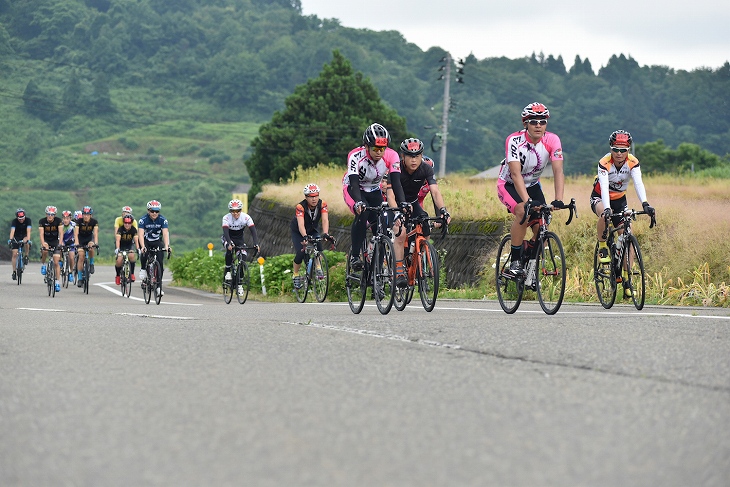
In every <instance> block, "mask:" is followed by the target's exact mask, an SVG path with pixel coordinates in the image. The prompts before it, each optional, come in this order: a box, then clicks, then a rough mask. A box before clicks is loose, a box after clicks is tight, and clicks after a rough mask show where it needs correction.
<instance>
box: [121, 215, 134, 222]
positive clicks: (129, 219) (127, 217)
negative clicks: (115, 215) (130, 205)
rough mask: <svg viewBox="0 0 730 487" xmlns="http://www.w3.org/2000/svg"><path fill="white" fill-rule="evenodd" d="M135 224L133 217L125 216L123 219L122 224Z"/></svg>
mask: <svg viewBox="0 0 730 487" xmlns="http://www.w3.org/2000/svg"><path fill="white" fill-rule="evenodd" d="M132 222H134V218H132V215H124V216H123V217H122V223H132Z"/></svg>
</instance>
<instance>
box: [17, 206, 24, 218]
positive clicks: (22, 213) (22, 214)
mask: <svg viewBox="0 0 730 487" xmlns="http://www.w3.org/2000/svg"><path fill="white" fill-rule="evenodd" d="M15 216H17V217H18V218H25V210H24V209H22V208H18V209H17V210H15Z"/></svg>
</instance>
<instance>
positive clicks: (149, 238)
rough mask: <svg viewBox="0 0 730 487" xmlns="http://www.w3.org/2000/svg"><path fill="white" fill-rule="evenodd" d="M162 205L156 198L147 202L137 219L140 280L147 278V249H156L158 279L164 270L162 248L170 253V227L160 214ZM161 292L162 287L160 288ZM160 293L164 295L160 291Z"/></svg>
mask: <svg viewBox="0 0 730 487" xmlns="http://www.w3.org/2000/svg"><path fill="white" fill-rule="evenodd" d="M161 208H162V205H161V204H160V202H159V201H157V200H150V201H148V202H147V214H146V215H145V216H143V217H142V218H140V219H139V220H138V221H137V236H138V240H139V245H140V252H141V254H140V263H141V265H142V269H140V271H139V278H140V280H142V281H144V280H145V279H146V278H147V272H146V271H145V268H146V267H147V258H148V255H147V249H148V248H150V249H156V253H157V262H159V263H160V280H162V274H163V273H164V272H165V265H164V249H167V253H168V255H169V254H170V229H169V225H168V223H167V218H165V217H164V216H162V215H161V214H160V209H161ZM160 292H161V293H162V289H160ZM161 295H164V293H162V294H161Z"/></svg>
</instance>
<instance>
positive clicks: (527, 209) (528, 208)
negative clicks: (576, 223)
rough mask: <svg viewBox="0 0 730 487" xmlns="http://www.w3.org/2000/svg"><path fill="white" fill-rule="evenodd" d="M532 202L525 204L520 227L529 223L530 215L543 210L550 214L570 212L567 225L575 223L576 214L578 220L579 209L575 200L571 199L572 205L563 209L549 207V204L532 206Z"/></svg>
mask: <svg viewBox="0 0 730 487" xmlns="http://www.w3.org/2000/svg"><path fill="white" fill-rule="evenodd" d="M531 201H532V200H528V201H527V202H526V203H525V214H524V215H523V217H522V220H520V225H522V224H523V223H525V222H526V221H527V217H528V215H529V214H530V213H538V212H540V211H542V210H546V211H549V212H553V211H555V210H570V215H569V216H568V221H566V222H565V224H566V225H570V222H572V221H573V214H575V217H576V218H578V207H577V206H575V198H571V199H570V203H568V204H567V205H564V206H563V207H562V208H556V207H555V206H553V205H549V204H547V203H545V204H544V205H538V206H532V205H531V204H530V202H531Z"/></svg>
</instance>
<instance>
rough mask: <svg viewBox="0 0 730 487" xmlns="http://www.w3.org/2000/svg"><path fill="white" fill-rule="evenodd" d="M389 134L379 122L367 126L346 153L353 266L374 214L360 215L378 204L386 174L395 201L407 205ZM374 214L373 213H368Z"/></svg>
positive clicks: (358, 264)
mask: <svg viewBox="0 0 730 487" xmlns="http://www.w3.org/2000/svg"><path fill="white" fill-rule="evenodd" d="M389 144H390V133H389V132H388V130H387V129H386V128H385V127H383V126H382V125H381V124H379V123H373V124H371V125H369V126H368V127H367V128H366V129H365V132H364V133H363V135H362V145H361V146H360V147H356V148H354V149H352V150H351V151H350V152H349V153H348V154H347V173H345V176H344V178H343V179H342V194H343V196H344V198H345V204H347V207H348V208H350V211H351V212H352V213H353V214H354V215H355V219H354V220H353V222H352V231H351V234H352V235H351V240H352V248H351V253H350V255H351V261H352V266H353V268H354V269H359V268H360V267H362V262H360V259H359V258H358V257H357V256H358V255H359V253H360V248H361V246H362V243H363V241H364V240H365V233H366V230H367V225H368V223H374V222H375V218H376V216H377V214H367V215H366V214H363V213H362V208H364V207H365V206H380V205H381V204H382V202H383V193H382V191H381V189H380V183H381V181H382V180H383V177H384V176H385V175H386V174H387V175H388V178H389V180H390V184H391V187H392V188H393V191H394V194H395V199H396V202H397V203H398V204H399V205H401V204H402V205H404V206H407V204H406V202H405V197H404V196H403V188H402V187H401V184H400V157H399V156H398V153H397V152H396V151H394V150H393V149H391V148H390V147H388V145H389ZM368 213H373V212H368Z"/></svg>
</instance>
